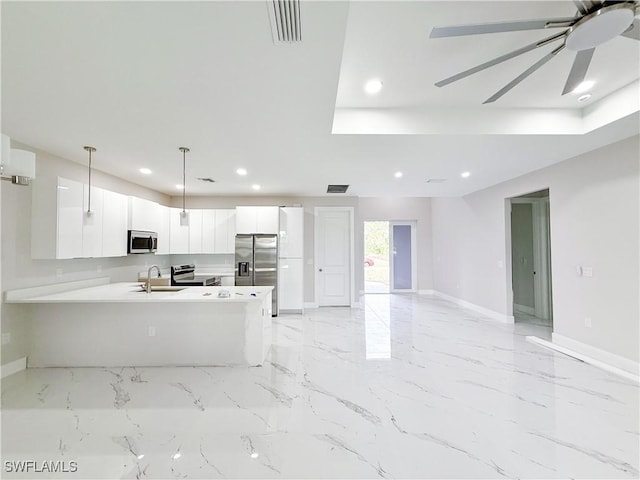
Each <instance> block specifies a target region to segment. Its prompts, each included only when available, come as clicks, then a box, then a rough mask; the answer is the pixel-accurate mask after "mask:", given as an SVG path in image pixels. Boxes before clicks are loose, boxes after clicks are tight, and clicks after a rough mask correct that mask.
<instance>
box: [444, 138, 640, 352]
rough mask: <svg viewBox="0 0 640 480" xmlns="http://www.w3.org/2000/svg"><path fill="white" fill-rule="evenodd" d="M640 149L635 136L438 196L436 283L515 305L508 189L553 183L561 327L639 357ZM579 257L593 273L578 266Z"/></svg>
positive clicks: (491, 303)
mask: <svg viewBox="0 0 640 480" xmlns="http://www.w3.org/2000/svg"><path fill="white" fill-rule="evenodd" d="M639 153H640V137H638V136H635V137H632V138H629V139H626V140H623V141H621V142H618V143H615V144H612V145H609V146H606V147H603V148H600V149H598V150H594V151H592V152H589V153H586V154H584V155H580V156H578V157H575V158H572V159H569V160H566V161H564V162H561V163H559V164H556V165H553V166H550V167H547V168H544V169H542V170H538V171H536V172H533V173H530V174H527V175H524V176H522V177H519V178H517V179H514V180H510V181H508V182H505V183H502V184H499V185H496V186H494V187H491V188H489V189H486V190H483V191H480V192H476V193H474V194H471V195H467V196H465V197H462V198H434V199H432V228H433V255H434V289H435V290H437V291H440V292H443V293H445V294H448V295H451V296H454V297H457V298H461V299H463V300H466V301H468V302H471V303H474V304H477V305H480V306H482V307H484V308H488V309H490V310H494V311H496V312H499V313H502V314H505V315H510V314H511V313H512V312H511V305H510V303H511V292H510V290H511V272H510V247H509V246H508V243H507V235H506V231H508V228H509V222H508V208H507V205H508V201H506V199H507V198H510V197H514V196H518V195H522V194H525V193H529V192H533V191H537V190H543V189H545V188H549V201H550V211H551V263H552V276H553V278H552V281H553V317H554V332H555V333H558V334H561V335H563V336H566V337H570V338H572V339H574V340H577V341H579V342H582V343H585V344H588V345H591V346H593V347H596V348H599V349H602V350H606V351H608V352H611V353H615V354H617V355H620V356H623V357H625V358H627V359H630V360H632V361H635V362H637V361H638V334H639V328H638V323H639V318H640V309H639V302H638V297H639V295H638V292H639V291H640V282H639V280H638V266H639V262H640V258H639V250H640V248H639V235H638V229H639V214H640V207H639V200H640V188H639V174H638V172H639V165H638V158H639ZM514 161H517V153H514ZM498 262H502V266H501V267H500V266H499V264H498ZM578 265H582V266H589V267H592V268H593V277H592V278H588V277H583V276H578V274H577V273H576V266H578ZM585 317H589V318H591V319H592V327H591V328H587V327H586V326H585V321H584V319H585Z"/></svg>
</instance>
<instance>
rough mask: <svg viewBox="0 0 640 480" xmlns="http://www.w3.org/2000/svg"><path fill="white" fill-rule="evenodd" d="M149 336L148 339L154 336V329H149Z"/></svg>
mask: <svg viewBox="0 0 640 480" xmlns="http://www.w3.org/2000/svg"><path fill="white" fill-rule="evenodd" d="M149 336H150V337H155V336H156V327H149Z"/></svg>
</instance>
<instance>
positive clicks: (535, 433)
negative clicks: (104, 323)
mask: <svg viewBox="0 0 640 480" xmlns="http://www.w3.org/2000/svg"><path fill="white" fill-rule="evenodd" d="M275 320H276V324H275V325H274V344H273V348H272V351H271V353H270V356H269V361H268V362H267V363H266V364H265V365H264V366H263V367H252V368H245V367H202V368H191V367H182V368H117V369H100V368H92V369H89V368H51V369H29V370H27V371H25V372H20V373H18V374H16V375H13V376H11V377H8V378H7V379H5V381H3V384H2V399H1V401H2V452H1V453H2V477H3V478H38V479H39V478H83V479H85V478H86V479H90V478H127V479H128V478H144V479H159V478H162V479H164V478H503V477H505V478H607V479H609V478H638V475H639V461H638V456H639V454H638V451H639V438H640V437H639V432H638V385H637V384H634V383H632V382H630V381H627V380H625V379H622V378H619V377H616V376H614V375H613V374H610V373H608V372H605V371H602V370H599V369H597V368H595V367H593V366H590V365H587V364H584V363H581V362H579V361H577V360H574V359H572V358H569V357H566V356H564V355H562V354H559V353H557V352H553V351H550V350H547V349H543V348H540V347H538V346H536V345H533V344H531V343H528V342H526V341H525V336H526V335H537V336H539V337H542V338H547V339H548V338H549V337H550V330H549V329H548V328H545V327H541V326H538V325H530V324H516V325H506V324H501V323H497V322H495V321H492V320H490V319H488V318H484V317H482V316H481V315H479V314H476V313H474V312H471V311H469V310H465V309H462V308H461V307H458V306H456V305H454V304H452V303H449V302H447V301H445V300H441V299H437V298H434V297H431V296H427V295H371V296H365V297H363V301H362V304H361V306H360V307H359V308H353V309H350V308H321V309H315V310H307V311H306V312H305V314H304V315H283V316H281V317H279V318H277V319H275ZM29 460H31V461H34V462H36V464H35V468H39V469H40V470H43V467H45V465H48V466H49V468H51V466H52V465H53V466H55V465H56V464H55V462H60V463H58V464H57V465H58V467H59V468H63V467H64V468H65V469H67V470H71V469H72V468H70V467H73V466H75V468H76V471H75V472H69V473H53V474H52V473H47V472H46V471H45V472H43V473H37V472H35V471H34V470H33V467H32V470H31V471H30V472H29V473H15V472H10V471H9V470H10V469H15V468H16V467H18V464H17V462H18V461H29ZM62 462H64V463H62ZM71 462H76V463H74V464H72V463H71ZM8 467H9V468H8Z"/></svg>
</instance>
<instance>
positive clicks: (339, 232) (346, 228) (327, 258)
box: [315, 207, 352, 307]
mask: <svg viewBox="0 0 640 480" xmlns="http://www.w3.org/2000/svg"><path fill="white" fill-rule="evenodd" d="M315 214H316V217H315V218H316V219H315V254H316V255H315V257H316V258H315V264H316V275H315V279H316V301H317V303H318V306H321V307H328V306H349V305H351V284H352V279H351V276H352V275H351V271H352V266H351V263H352V252H351V250H352V228H351V227H352V210H351V209H348V208H339V207H335V208H332V207H316V209H315Z"/></svg>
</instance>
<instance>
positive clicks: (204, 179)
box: [198, 177, 216, 183]
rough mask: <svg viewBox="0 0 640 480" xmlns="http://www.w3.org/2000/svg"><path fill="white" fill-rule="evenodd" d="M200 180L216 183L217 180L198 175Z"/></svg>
mask: <svg viewBox="0 0 640 480" xmlns="http://www.w3.org/2000/svg"><path fill="white" fill-rule="evenodd" d="M198 180H200V181H201V182H208V183H216V181H215V180H214V179H213V178H203V177H198Z"/></svg>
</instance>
